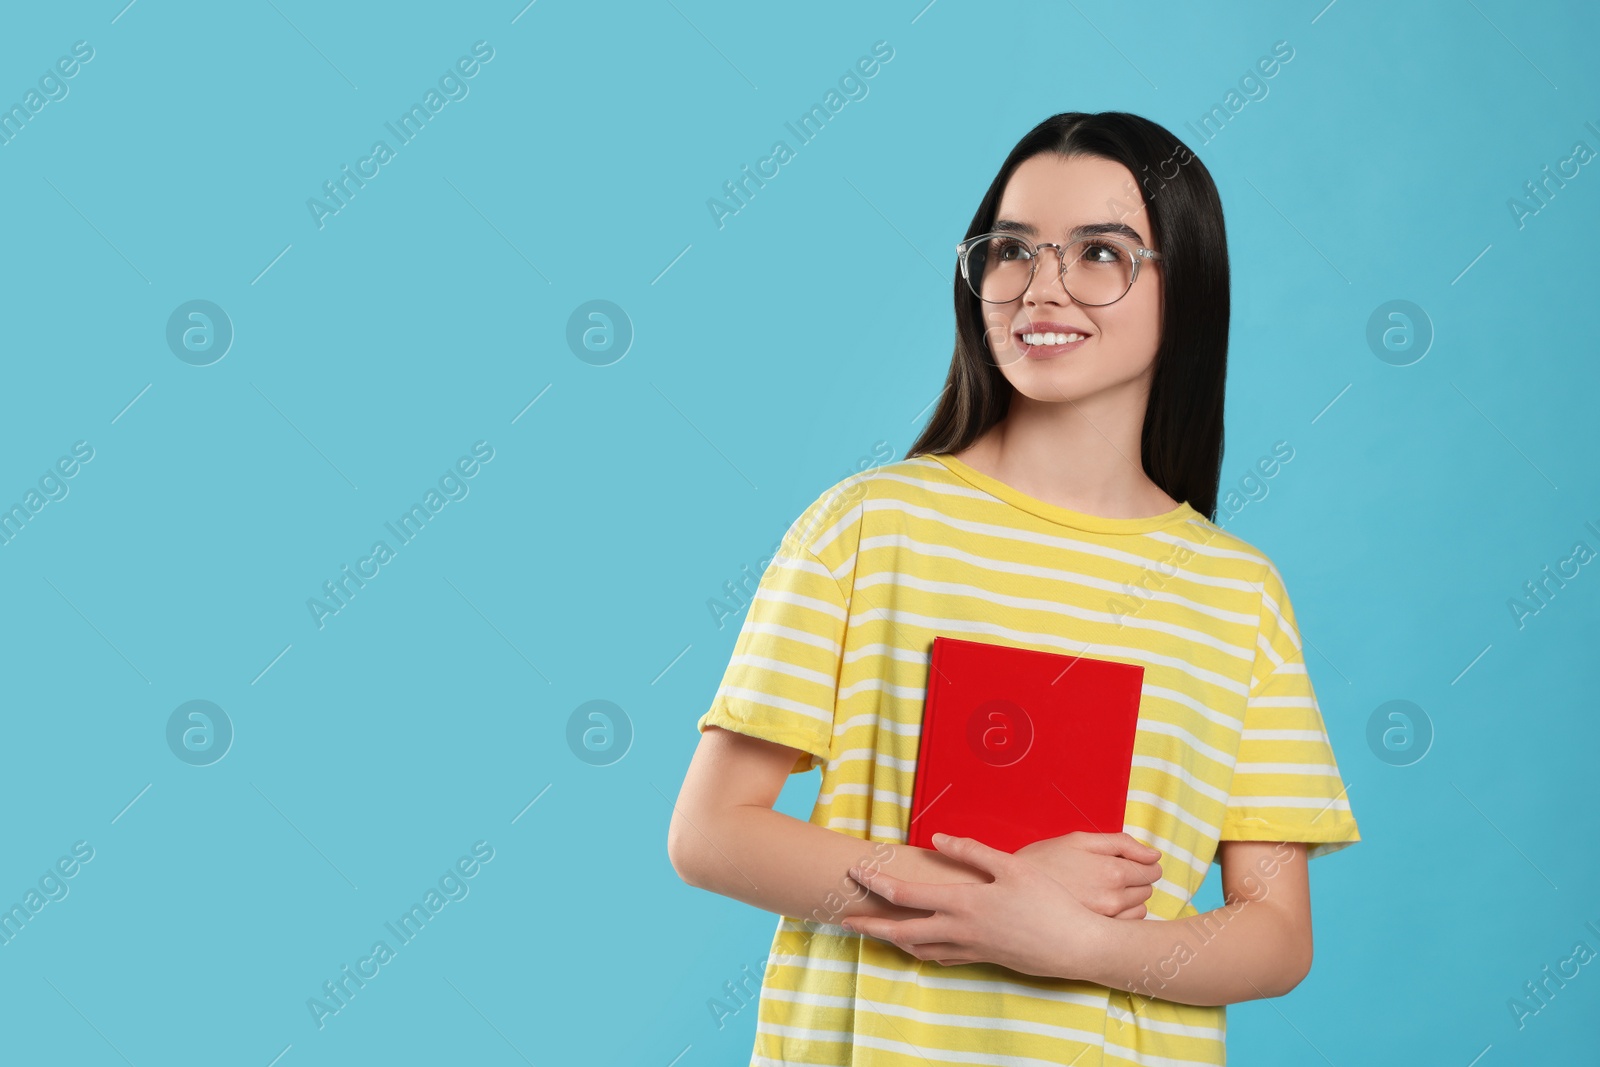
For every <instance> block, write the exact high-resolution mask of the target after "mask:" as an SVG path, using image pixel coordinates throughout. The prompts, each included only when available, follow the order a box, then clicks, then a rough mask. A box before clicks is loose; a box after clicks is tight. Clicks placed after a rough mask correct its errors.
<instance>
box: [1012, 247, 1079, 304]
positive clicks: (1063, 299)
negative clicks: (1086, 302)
mask: <svg viewBox="0 0 1600 1067" xmlns="http://www.w3.org/2000/svg"><path fill="white" fill-rule="evenodd" d="M1047 248H1048V249H1049V250H1050V251H1052V252H1054V253H1055V257H1056V262H1055V269H1053V270H1047V269H1046V268H1045V258H1044V252H1045V249H1047ZM1037 256H1038V258H1037V259H1036V260H1035V261H1034V266H1033V278H1032V279H1031V280H1029V282H1028V288H1027V289H1026V290H1025V291H1024V292H1023V294H1022V299H1023V302H1024V303H1027V304H1037V303H1039V302H1040V301H1042V300H1048V301H1051V302H1054V303H1057V304H1060V303H1072V302H1073V299H1072V294H1071V293H1069V292H1067V272H1066V263H1065V261H1064V259H1063V258H1062V250H1061V246H1060V245H1055V244H1042V245H1039V246H1038V252H1037Z"/></svg>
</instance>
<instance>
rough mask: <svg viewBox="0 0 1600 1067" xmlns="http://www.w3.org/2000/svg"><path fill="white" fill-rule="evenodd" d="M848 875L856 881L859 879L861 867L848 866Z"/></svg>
mask: <svg viewBox="0 0 1600 1067" xmlns="http://www.w3.org/2000/svg"><path fill="white" fill-rule="evenodd" d="M850 877H852V878H854V879H855V880H856V881H858V882H859V881H861V868H860V867H851V868H850Z"/></svg>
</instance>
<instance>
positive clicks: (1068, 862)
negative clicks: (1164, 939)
mask: <svg viewBox="0 0 1600 1067" xmlns="http://www.w3.org/2000/svg"><path fill="white" fill-rule="evenodd" d="M1015 854H1016V855H1017V856H1020V857H1021V858H1022V859H1025V860H1027V861H1028V862H1029V863H1032V864H1033V865H1034V866H1035V867H1038V868H1039V869H1041V870H1043V871H1044V872H1045V873H1046V874H1048V875H1049V876H1050V877H1051V878H1054V879H1055V880H1056V881H1057V882H1060V883H1061V884H1062V885H1064V886H1066V888H1067V890H1068V891H1069V892H1070V893H1071V894H1072V895H1073V896H1074V897H1076V898H1077V899H1078V902H1079V903H1081V904H1082V905H1083V906H1084V907H1086V908H1088V909H1089V910H1090V911H1094V912H1098V913H1099V914H1101V915H1108V916H1110V917H1111V918H1113V919H1142V918H1144V917H1145V913H1146V911H1147V910H1148V909H1146V908H1145V905H1144V902H1145V901H1147V900H1149V899H1150V896H1151V894H1153V893H1154V892H1155V889H1154V888H1153V886H1154V884H1155V882H1156V881H1158V880H1159V879H1160V878H1161V864H1160V863H1159V862H1157V861H1159V860H1160V859H1161V853H1160V852H1159V851H1157V850H1156V849H1153V848H1150V847H1149V846H1147V845H1141V844H1140V843H1139V842H1137V841H1135V840H1134V839H1133V838H1132V837H1130V836H1128V835H1127V834H1091V833H1088V832H1086V831H1083V830H1077V831H1074V832H1073V833H1070V834H1063V835H1062V836H1060V837H1047V838H1044V839H1043V840H1040V841H1035V842H1033V843H1032V844H1031V845H1024V846H1023V847H1022V848H1019V849H1018V850H1017V851H1016V853H1015Z"/></svg>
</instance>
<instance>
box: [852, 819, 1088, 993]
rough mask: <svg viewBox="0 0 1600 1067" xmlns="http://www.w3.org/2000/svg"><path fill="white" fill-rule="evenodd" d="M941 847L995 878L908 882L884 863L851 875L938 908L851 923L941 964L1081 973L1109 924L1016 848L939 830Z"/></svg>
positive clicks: (901, 900) (877, 889) (884, 892)
mask: <svg viewBox="0 0 1600 1067" xmlns="http://www.w3.org/2000/svg"><path fill="white" fill-rule="evenodd" d="M933 844H934V847H935V848H936V849H938V850H939V851H940V852H941V853H944V854H946V855H949V856H951V857H953V858H954V859H957V860H960V861H961V862H962V863H965V864H968V865H970V866H972V867H976V868H978V869H979V870H982V871H984V872H986V873H987V874H989V875H990V876H991V877H992V878H993V879H994V881H992V882H961V883H954V884H948V885H939V884H935V883H932V882H909V881H906V880H905V879H903V878H896V877H895V876H893V875H891V874H886V873H885V872H883V871H882V870H875V869H871V868H867V867H858V868H853V869H852V870H851V871H850V876H851V877H852V878H854V879H855V880H856V881H857V882H859V883H861V885H863V886H865V887H866V888H867V889H869V890H871V891H872V892H874V893H876V894H878V895H879V896H881V897H883V898H884V899H885V900H887V901H889V902H890V903H892V904H898V905H903V906H905V907H908V908H918V909H921V910H924V911H930V912H932V913H933V914H932V915H928V916H925V917H922V918H916V919H886V918H880V917H877V916H867V915H853V916H851V917H850V918H849V919H847V920H845V921H844V923H843V926H844V927H845V929H847V930H856V931H859V932H861V933H864V934H867V935H868V936H870V937H876V938H879V939H880V940H883V941H888V942H890V943H891V944H893V945H895V946H897V947H898V948H900V949H901V950H902V951H903V952H907V953H909V954H911V955H913V956H915V957H916V958H917V959H919V960H934V961H936V962H938V963H940V964H943V965H949V964H954V963H995V964H999V965H1000V966H1002V967H1009V968H1011V969H1012V970H1014V971H1019V972H1021V973H1023V974H1033V975H1040V976H1042V977H1047V978H1079V977H1082V974H1081V973H1080V972H1081V970H1082V968H1083V965H1084V962H1085V961H1086V960H1088V959H1091V958H1093V953H1094V948H1093V945H1094V942H1095V939H1096V938H1097V937H1099V936H1100V934H1101V931H1102V928H1103V924H1106V923H1115V922H1116V921H1117V920H1115V919H1107V918H1105V917H1104V916H1101V915H1097V914H1095V913H1094V912H1092V911H1090V910H1089V909H1088V908H1086V907H1084V906H1083V905H1082V904H1080V903H1078V900H1077V898H1076V897H1074V896H1073V895H1072V894H1071V893H1070V892H1069V891H1068V890H1067V888H1066V887H1065V886H1063V885H1062V884H1061V883H1060V882H1058V881H1056V880H1055V879H1054V878H1051V877H1050V876H1049V875H1048V874H1045V873H1044V872H1043V871H1042V870H1040V869H1039V868H1037V867H1035V866H1034V865H1033V864H1031V863H1029V862H1028V861H1027V860H1024V859H1020V858H1018V857H1016V856H1014V855H1012V854H1011V853H1008V852H1002V851H1000V850H999V849H997V848H990V847H989V846H988V845H985V844H984V843H983V842H981V841H978V840H975V839H973V838H970V837H951V836H949V835H948V834H936V835H934V839H933Z"/></svg>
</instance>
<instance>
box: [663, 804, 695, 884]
mask: <svg viewBox="0 0 1600 1067" xmlns="http://www.w3.org/2000/svg"><path fill="white" fill-rule="evenodd" d="M694 834H695V831H694V829H693V828H692V827H691V826H690V825H689V823H688V820H686V819H684V818H683V817H682V816H681V815H679V814H678V813H677V812H674V813H673V816H672V823H671V824H670V825H669V826H668V827H667V862H668V863H671V864H672V870H673V872H674V873H675V874H677V876H678V878H679V879H680V880H682V881H683V882H684V884H686V885H692V886H694V887H695V888H697V889H700V888H704V887H703V886H702V885H701V884H700V875H699V868H698V867H697V866H696V865H695V858H696V853H695V850H694V848H693V847H692V846H693V842H692V841H690V840H689V838H690V837H691V836H693V835H694Z"/></svg>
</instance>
